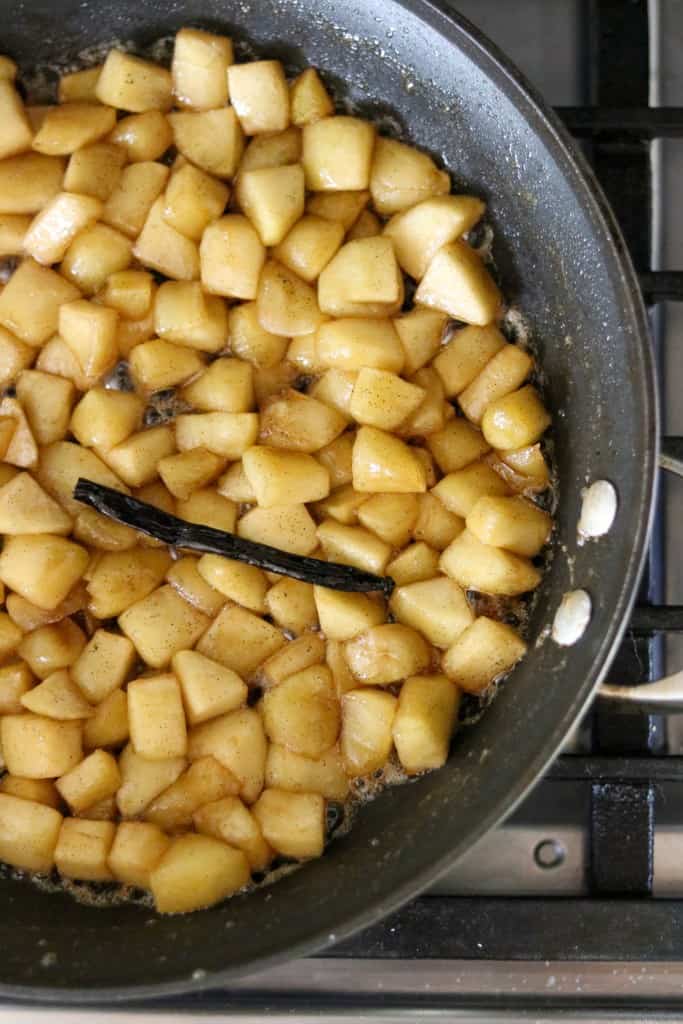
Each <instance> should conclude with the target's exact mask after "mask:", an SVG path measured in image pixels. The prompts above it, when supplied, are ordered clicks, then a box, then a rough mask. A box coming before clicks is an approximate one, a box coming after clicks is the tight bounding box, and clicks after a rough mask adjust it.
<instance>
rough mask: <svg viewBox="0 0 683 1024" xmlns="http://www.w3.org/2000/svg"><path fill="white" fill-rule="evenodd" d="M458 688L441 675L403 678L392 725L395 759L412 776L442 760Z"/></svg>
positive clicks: (452, 722)
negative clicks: (396, 755)
mask: <svg viewBox="0 0 683 1024" xmlns="http://www.w3.org/2000/svg"><path fill="white" fill-rule="evenodd" d="M459 704H460V690H459V689H458V687H457V686H455V685H454V684H453V683H452V682H451V680H450V679H448V678H447V677H446V676H442V675H433V676H412V677H411V678H410V679H406V681H405V683H404V684H403V686H402V687H401V693H400V694H399V698H398V709H397V711H396V717H395V718H394V724H393V730H392V731H393V737H394V744H395V745H396V752H397V754H398V757H399V761H400V762H401V764H402V765H403V767H404V768H405V770H406V771H407V772H408V773H409V774H411V775H414V774H416V773H417V772H423V771H431V770H432V769H434V768H440V767H441V766H442V765H443V764H445V763H446V759H447V757H448V747H449V744H450V739H451V735H452V733H453V728H454V726H455V722H456V717H457V713H458V706H459Z"/></svg>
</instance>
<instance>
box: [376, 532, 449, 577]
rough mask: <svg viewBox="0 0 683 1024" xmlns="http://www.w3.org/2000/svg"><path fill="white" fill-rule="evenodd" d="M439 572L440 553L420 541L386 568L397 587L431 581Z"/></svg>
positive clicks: (410, 546) (409, 547) (411, 545)
mask: <svg viewBox="0 0 683 1024" xmlns="http://www.w3.org/2000/svg"><path fill="white" fill-rule="evenodd" d="M438 570H439V552H438V551H435V550H434V548H430V547H429V545H428V544H425V543H424V541H418V542H417V543H415V544H410V545H409V546H408V547H407V548H404V549H403V551H402V552H401V553H400V555H397V556H396V558H395V559H394V560H393V562H390V563H389V565H388V566H387V568H386V573H387V576H391V578H392V579H393V581H394V583H395V584H396V586H397V587H402V586H405V585H406V584H408V583H417V582H418V581H419V580H429V579H432V577H433V576H435V575H436V573H437V572H438Z"/></svg>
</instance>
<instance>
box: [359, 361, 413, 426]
mask: <svg viewBox="0 0 683 1024" xmlns="http://www.w3.org/2000/svg"><path fill="white" fill-rule="evenodd" d="M425 394H426V392H425V391H424V390H423V388H421V387H418V386H417V385H415V384H410V383H409V382H408V381H406V380H403V379H402V378H401V377H399V376H398V375H397V374H395V373H388V372H387V371H386V370H377V369H374V368H371V367H363V369H361V370H360V371H359V373H358V377H357V379H356V383H355V384H354V387H353V394H352V395H351V402H350V405H349V409H350V412H351V415H352V416H353V418H354V419H355V420H356V421H357V422H358V423H364V424H367V425H368V426H371V427H379V428H380V429H382V430H389V431H391V430H396V429H397V427H399V425H400V424H401V423H402V422H403V421H404V420H406V419H407V418H408V417H409V416H411V415H412V413H414V412H415V411H416V410H417V409H418V407H419V406H420V405H421V404H422V401H423V399H424V398H425Z"/></svg>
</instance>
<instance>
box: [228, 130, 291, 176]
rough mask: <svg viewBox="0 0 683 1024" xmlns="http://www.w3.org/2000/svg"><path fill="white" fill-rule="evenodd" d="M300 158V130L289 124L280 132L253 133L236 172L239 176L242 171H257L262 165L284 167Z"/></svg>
mask: <svg viewBox="0 0 683 1024" xmlns="http://www.w3.org/2000/svg"><path fill="white" fill-rule="evenodd" d="M300 160H301V131H300V129H299V128H295V127H293V126H291V127H289V128H285V129H284V131H281V132H265V133H264V134H263V135H254V136H253V138H252V139H251V142H250V143H249V145H248V146H247V148H246V149H245V151H244V155H243V156H242V159H241V160H240V165H239V167H238V169H237V174H238V176H239V175H240V174H241V173H242V172H243V171H257V170H259V169H260V168H262V167H284V166H285V165H286V164H297V163H299V161H300Z"/></svg>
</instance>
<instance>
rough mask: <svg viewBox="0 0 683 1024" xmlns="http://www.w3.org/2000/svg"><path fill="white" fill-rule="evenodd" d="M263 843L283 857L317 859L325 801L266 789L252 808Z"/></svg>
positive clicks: (321, 844)
mask: <svg viewBox="0 0 683 1024" xmlns="http://www.w3.org/2000/svg"><path fill="white" fill-rule="evenodd" d="M253 813H254V816H255V818H256V820H257V821H258V823H259V825H260V826H261V831H262V832H263V835H264V838H265V839H266V842H268V843H269V844H270V846H272V847H273V849H274V850H277V852H278V853H281V854H282V855H283V856H285V857H296V858H297V859H299V860H305V859H308V858H310V857H320V856H321V855H322V852H323V848H324V845H325V801H324V799H323V797H322V796H320V794H319V793H289V792H287V791H285V790H282V789H266V790H264V792H263V793H262V794H261V796H260V797H259V799H258V800H257V801H256V803H255V804H254V809H253Z"/></svg>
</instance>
